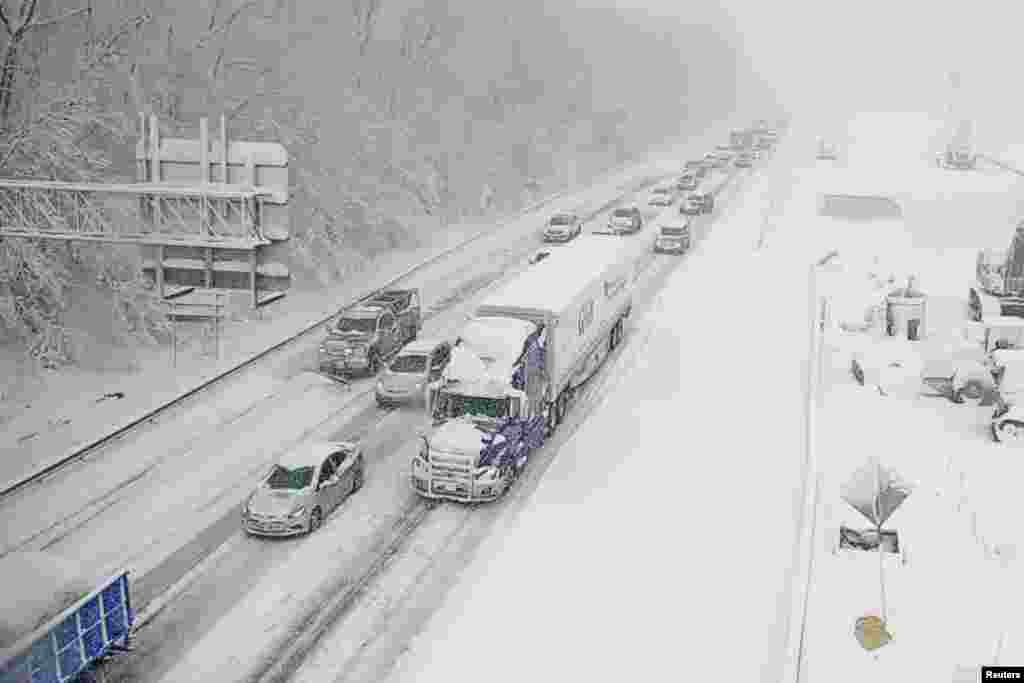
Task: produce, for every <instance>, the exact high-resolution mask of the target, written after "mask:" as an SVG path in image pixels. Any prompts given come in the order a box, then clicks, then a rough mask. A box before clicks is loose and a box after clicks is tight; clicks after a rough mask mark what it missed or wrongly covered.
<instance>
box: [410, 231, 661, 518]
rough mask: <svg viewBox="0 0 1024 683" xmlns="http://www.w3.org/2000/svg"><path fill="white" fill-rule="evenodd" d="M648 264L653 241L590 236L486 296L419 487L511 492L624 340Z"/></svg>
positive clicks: (453, 492)
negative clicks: (637, 285) (585, 385)
mask: <svg viewBox="0 0 1024 683" xmlns="http://www.w3.org/2000/svg"><path fill="white" fill-rule="evenodd" d="M650 260H651V253H650V245H649V244H647V243H646V241H641V240H623V239H621V238H616V237H614V236H608V235H584V236H582V237H580V238H577V240H576V241H575V242H574V244H573V245H572V246H571V247H569V248H567V249H564V250H559V251H558V253H556V254H553V255H552V256H551V257H550V258H547V259H545V260H544V261H543V262H541V263H538V264H536V265H535V266H534V267H532V268H530V269H527V270H526V271H524V272H523V273H521V274H520V275H519V276H518V277H516V278H515V279H514V280H512V281H511V282H509V283H508V284H507V285H505V286H504V287H502V288H501V289H499V290H498V291H496V292H494V293H492V294H491V295H489V296H488V297H486V298H485V299H484V300H483V301H482V302H481V303H480V304H479V306H478V307H477V308H476V310H475V312H474V315H473V317H472V318H471V319H470V320H469V321H468V322H467V323H466V325H465V326H464V327H463V329H462V331H461V332H460V334H459V336H458V338H457V339H456V340H455V344H454V346H453V348H452V358H451V361H450V363H449V365H448V367H447V368H446V369H445V372H444V374H443V376H442V379H441V382H440V383H439V386H438V388H437V389H436V390H435V391H434V392H433V395H432V397H431V401H430V403H431V406H432V414H433V418H434V420H433V426H432V427H431V429H430V430H429V431H428V432H426V433H424V434H423V435H422V443H421V445H420V451H419V453H418V454H417V455H416V456H415V457H414V458H413V462H412V471H411V479H412V487H413V489H414V490H415V491H416V492H417V493H418V494H420V495H422V496H425V497H428V498H440V499H448V500H455V501H461V502H473V503H475V502H484V501H489V500H494V499H496V498H498V497H500V496H501V495H502V494H504V493H505V491H507V490H508V488H509V487H510V486H511V485H512V484H513V483H514V482H515V480H516V479H517V478H518V476H519V474H520V473H521V472H522V470H523V468H524V467H525V466H526V463H527V461H528V459H529V457H530V454H531V453H532V452H533V451H534V450H536V449H537V448H539V447H540V446H541V445H542V444H543V443H544V441H545V439H546V438H547V437H548V436H550V435H551V434H552V433H553V432H554V431H555V430H556V428H557V427H558V425H559V424H561V423H562V422H563V421H564V419H565V416H566V413H567V411H568V408H569V406H570V405H571V403H572V399H573V396H574V394H575V393H576V392H577V391H578V390H579V388H580V387H581V386H582V384H583V383H584V382H586V380H587V379H588V378H589V377H591V376H592V375H593V374H594V372H595V371H596V370H597V369H598V368H599V367H600V365H601V363H602V362H603V361H604V359H605V358H606V357H607V355H608V353H609V352H610V351H612V350H614V349H615V348H616V347H617V346H618V345H619V343H620V342H621V341H622V339H623V335H624V332H625V319H626V318H627V317H628V316H629V313H630V310H631V309H632V305H633V287H634V283H635V282H636V280H637V279H638V278H639V276H640V274H641V273H642V271H643V269H644V268H645V267H646V265H647V264H648V263H649V262H650Z"/></svg>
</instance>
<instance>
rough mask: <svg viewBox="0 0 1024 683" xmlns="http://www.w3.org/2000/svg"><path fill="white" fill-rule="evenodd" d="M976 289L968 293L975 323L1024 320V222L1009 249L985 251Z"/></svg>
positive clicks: (981, 253)
mask: <svg viewBox="0 0 1024 683" xmlns="http://www.w3.org/2000/svg"><path fill="white" fill-rule="evenodd" d="M975 279H976V282H975V284H974V286H972V287H971V288H970V290H969V291H968V293H967V308H968V311H969V312H970V318H971V319H972V320H975V321H978V322H980V321H981V320H982V319H984V318H989V317H991V316H998V315H1006V316H1013V317H1017V318H1024V223H1021V224H1020V225H1018V226H1017V231H1016V233H1015V234H1014V236H1013V240H1012V241H1011V243H1010V248H1009V249H1008V250H1000V249H983V250H981V251H979V252H978V259H977V261H976V263H975Z"/></svg>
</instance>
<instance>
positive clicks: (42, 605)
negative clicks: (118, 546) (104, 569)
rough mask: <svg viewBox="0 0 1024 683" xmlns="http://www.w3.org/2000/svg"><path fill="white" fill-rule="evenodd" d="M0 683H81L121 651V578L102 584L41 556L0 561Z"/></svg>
mask: <svg viewBox="0 0 1024 683" xmlns="http://www.w3.org/2000/svg"><path fill="white" fill-rule="evenodd" d="M0 576H2V577H3V579H4V584H5V587H6V588H7V589H9V590H7V591H6V592H5V596H4V600H3V601H2V604H0V683H68V682H70V681H81V680H83V678H84V674H86V673H91V672H92V671H93V670H94V668H95V667H96V665H97V664H98V663H99V662H101V661H102V660H103V659H104V658H105V657H108V656H110V655H111V654H114V653H117V652H121V651H124V650H125V649H126V647H127V645H128V638H129V633H130V631H131V627H132V623H133V621H134V615H133V613H132V607H131V600H130V597H129V592H128V572H127V571H121V572H118V573H117V574H115V575H113V576H109V577H105V578H99V579H98V578H97V577H95V576H92V575H88V574H84V573H83V572H81V570H80V569H79V568H78V567H77V566H76V565H75V564H74V563H72V562H69V561H68V560H66V559H64V558H61V557H59V556H56V555H53V554H52V553H43V552H19V553H11V554H9V555H7V556H5V557H3V558H0Z"/></svg>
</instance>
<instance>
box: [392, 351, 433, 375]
mask: <svg viewBox="0 0 1024 683" xmlns="http://www.w3.org/2000/svg"><path fill="white" fill-rule="evenodd" d="M426 369H427V357H426V356H419V355H416V356H414V355H411V354H410V355H408V356H399V357H398V358H396V359H395V360H394V361H393V362H392V363H391V368H390V370H391V372H423V371H424V370H426Z"/></svg>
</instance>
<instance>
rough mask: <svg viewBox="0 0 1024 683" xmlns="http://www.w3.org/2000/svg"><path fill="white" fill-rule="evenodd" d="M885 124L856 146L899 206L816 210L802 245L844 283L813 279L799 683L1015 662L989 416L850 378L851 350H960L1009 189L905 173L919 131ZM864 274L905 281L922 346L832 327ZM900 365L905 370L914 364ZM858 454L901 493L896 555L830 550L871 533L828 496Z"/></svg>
mask: <svg viewBox="0 0 1024 683" xmlns="http://www.w3.org/2000/svg"><path fill="white" fill-rule="evenodd" d="M905 121H906V119H905V118H904V122H905ZM919 121H920V120H919ZM886 123H887V119H886V118H885V117H874V119H873V122H872V125H873V126H874V127H873V128H872V126H869V125H867V124H866V123H865V122H864V121H863V120H862V121H861V134H860V136H859V137H858V144H864V146H866V147H869V148H871V149H874V150H877V149H882V148H884V149H886V150H887V153H888V154H889V156H890V157H892V158H894V159H895V162H894V166H897V167H899V168H901V169H903V172H902V173H901V175H900V177H895V176H890V177H889V178H887V179H886V183H887V186H888V189H891V190H892V191H893V192H898V193H900V194H901V195H902V197H903V201H904V208H905V210H904V212H903V219H902V220H900V219H889V220H884V221H850V220H843V219H841V218H828V217H822V216H819V217H816V218H815V219H814V225H815V229H814V231H813V232H812V233H808V234H807V235H805V236H804V239H805V240H806V241H807V242H808V243H811V244H813V248H814V249H816V250H817V251H818V253H819V254H824V253H825V252H827V251H829V250H831V249H836V250H837V251H838V254H839V262H840V263H842V264H843V265H844V266H845V267H846V268H847V274H846V275H845V276H842V275H830V276H823V277H821V278H819V282H820V283H821V293H822V294H823V295H824V296H827V297H829V298H831V299H832V301H833V303H834V304H836V305H835V306H834V307H833V313H834V315H833V319H832V321H831V322H832V323H833V325H832V326H830V327H829V329H828V333H827V335H826V338H825V363H824V365H825V374H824V379H823V382H822V396H821V404H820V409H819V413H818V414H819V416H820V421H819V423H818V429H817V434H818V438H817V444H816V449H817V461H818V464H819V470H820V476H821V489H820V496H821V500H820V506H819V509H818V513H817V521H816V537H815V543H814V548H813V553H814V569H813V581H812V587H811V591H810V593H809V597H808V601H809V603H808V604H809V607H808V621H807V624H806V641H805V661H804V665H803V677H802V678H801V680H802V681H821V680H828V681H864V680H871V681H880V682H881V681H893V682H895V681H905V680H920V681H940V680H941V681H964V682H966V681H976V680H979V678H978V676H979V673H978V667H979V666H980V665H982V664H997V663H1000V664H1017V663H1019V662H1020V661H1022V660H1024V637H1022V635H1024V631H1022V627H1024V623H1022V621H1021V618H1020V614H1021V611H1020V607H1021V601H1022V599H1024V591H1021V589H1020V588H1019V586H1018V585H1016V584H1017V583H1018V582H1016V581H1014V579H1016V578H1019V577H1020V575H1021V574H1020V572H1021V568H1020V565H1019V564H1018V563H1017V562H1016V560H1015V557H1016V551H1017V548H1018V546H1019V545H1020V543H1021V541H1024V532H1022V531H1021V529H1020V525H1019V520H1020V519H1021V518H1022V513H1024V504H1022V503H1021V502H1020V501H1021V498H1020V496H1019V495H1017V494H1016V493H1014V492H1013V490H1012V489H1013V487H1014V485H1015V483H1016V482H1019V481H1020V477H1021V474H1024V468H1022V466H1021V461H1020V456H1019V454H1018V453H1015V452H1014V449H1012V448H1007V447H1005V446H1001V445H998V444H995V443H993V442H992V439H991V437H990V436H989V435H988V434H987V422H988V417H989V416H990V414H991V411H992V408H990V407H983V408H972V407H968V406H958V405H955V404H952V403H951V402H949V401H947V400H946V399H944V398H939V397H925V396H920V395H919V393H918V392H919V386H920V385H919V382H916V381H915V379H914V377H912V376H910V377H907V378H905V381H900V380H893V381H894V384H893V386H897V385H902V386H900V387H899V388H900V390H898V391H893V390H891V389H890V391H889V392H888V393H889V395H887V396H882V395H880V393H879V391H878V390H877V389H876V388H875V387H873V386H870V383H871V382H870V381H869V386H864V387H861V386H859V385H858V384H856V383H855V381H854V379H853V377H852V375H851V372H850V361H851V353H852V352H853V351H854V350H857V349H864V350H867V351H868V352H869V353H874V354H876V355H880V356H884V357H888V358H889V359H891V360H901V361H909V366H915V361H914V358H916V357H921V358H924V359H927V358H936V357H940V356H942V355H943V354H949V353H951V352H952V351H955V350H957V349H962V348H963V347H964V346H965V344H964V342H963V335H962V333H961V328H962V327H963V325H964V323H965V316H964V312H965V305H966V294H967V289H968V285H969V284H970V283H971V282H972V281H973V276H974V259H975V256H976V254H977V250H978V249H980V248H987V247H999V248H1006V247H1008V246H1009V243H1010V240H1011V238H1012V235H1013V230H1014V226H1015V223H1016V220H1017V219H1018V218H1019V215H1020V213H1019V210H1018V207H1019V200H1020V198H1021V197H1022V193H1021V185H1020V183H1019V179H1018V178H1016V177H1015V176H1010V175H1008V174H1007V175H1003V176H1001V177H995V176H993V175H991V173H990V172H988V171H986V172H982V173H977V174H974V173H961V174H957V173H950V172H945V173H942V172H940V171H938V170H937V169H934V168H931V169H928V168H927V167H926V166H924V165H916V166H915V164H914V163H913V162H914V161H915V160H916V158H917V156H918V153H919V152H920V151H921V147H920V141H921V139H922V137H923V136H921V135H918V136H913V135H907V134H906V132H907V126H902V125H900V122H899V117H897V118H896V123H895V125H893V126H892V127H889V126H887V125H886ZM937 127H938V125H937V124H935V125H934V126H932V128H937ZM918 128H919V130H926V129H927V128H928V126H927V125H919V126H918ZM852 156H853V155H852V154H851V157H852ZM865 171H866V169H865V168H864V167H863V166H861V167H860V168H858V169H857V170H856V172H857V173H864V172H865ZM862 180H864V179H862ZM877 180H878V178H868V179H866V180H865V182H866V183H871V182H875V181H877ZM800 208H801V209H802V210H804V211H806V210H807V207H806V206H803V207H800ZM794 210H796V209H794ZM925 217H927V219H925ZM876 258H877V261H876ZM869 270H874V271H876V272H878V273H879V274H881V275H882V276H883V278H884V277H885V276H886V275H890V274H891V275H894V276H895V277H894V280H895V282H894V283H893V284H890V285H888V288H883V289H882V290H881V292H882V293H883V294H884V293H885V292H887V291H890V290H891V289H895V288H896V287H899V286H902V285H904V284H906V277H907V276H908V275H918V276H919V288H920V289H921V290H923V291H924V292H925V293H926V294H927V295H928V296H929V297H930V301H929V313H928V315H927V318H926V336H925V338H924V339H923V340H922V341H920V342H915V343H910V342H906V343H902V344H901V343H899V342H896V341H894V340H889V341H882V340H880V339H878V338H877V337H878V334H879V333H875V334H874V335H873V336H868V334H867V333H863V334H845V333H842V332H840V331H839V330H838V329H836V328H835V326H834V323H837V322H838V321H839V319H840V318H842V317H845V318H847V319H848V318H850V317H856V313H857V311H856V301H857V299H858V295H857V293H856V292H855V291H854V290H856V289H858V288H859V289H860V291H861V292H864V291H865V284H866V282H867V278H866V273H867V272H868V271H869ZM858 280H859V281H860V282H859V284H856V282H857V281H858ZM860 299H861V301H863V300H864V299H863V297H860ZM861 311H863V308H861ZM905 357H906V358H905ZM909 370H910V372H909V373H908V374H911V375H916V372H917V367H916V366H915V367H909ZM897 372H898V371H896V370H893V371H892V372H891V373H890V375H894V374H897ZM871 456H874V457H877V458H878V459H879V461H880V462H881V464H882V465H883V466H884V467H886V468H889V469H892V470H895V472H897V473H898V474H899V475H900V476H901V477H902V478H903V479H905V480H906V481H907V482H908V483H910V485H911V486H912V493H911V495H910V497H909V498H908V499H907V500H906V502H904V503H903V505H902V506H901V507H900V508H899V509H898V510H897V511H896V512H895V513H894V514H893V516H892V517H891V519H890V521H889V522H887V524H886V528H887V529H895V530H896V531H897V532H898V534H899V543H900V546H901V548H900V549H901V552H900V554H899V555H892V554H886V555H885V556H884V563H883V564H881V565H880V562H879V560H880V558H879V556H878V554H876V553H866V552H863V551H854V550H840V549H839V548H838V545H839V527H840V526H841V525H845V526H848V527H853V528H855V529H865V528H869V527H870V523H869V522H867V520H865V519H864V518H863V517H861V515H860V513H858V512H856V511H854V510H853V508H852V507H850V505H848V504H847V503H846V502H844V500H843V499H842V498H841V496H840V487H841V486H843V485H844V484H846V483H847V482H848V481H849V479H850V477H851V476H852V475H853V473H854V471H855V470H857V469H858V468H860V467H862V466H863V465H865V464H867V462H868V458H869V457H871ZM883 577H884V578H883ZM883 586H884V606H885V610H884V613H883V591H882V589H883ZM883 614H884V617H885V618H886V621H887V629H888V631H889V632H890V634H891V636H892V641H891V642H890V643H889V644H887V645H885V646H884V647H883V648H881V649H879V650H876V651H874V652H871V653H869V652H867V651H865V649H863V648H862V647H861V645H860V644H859V643H858V641H857V640H856V639H855V637H854V626H855V623H856V621H857V619H859V618H860V617H864V616H868V615H876V616H883Z"/></svg>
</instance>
